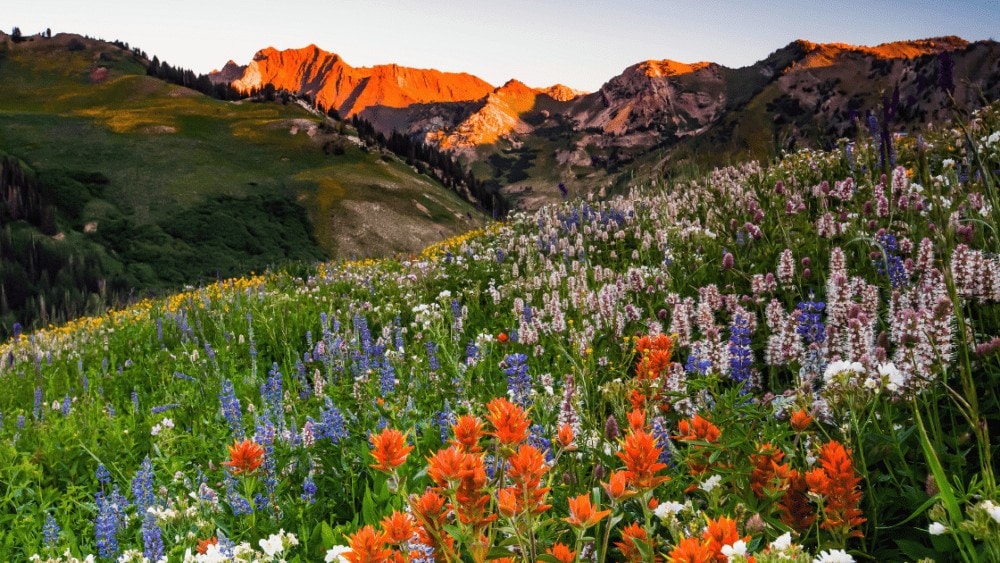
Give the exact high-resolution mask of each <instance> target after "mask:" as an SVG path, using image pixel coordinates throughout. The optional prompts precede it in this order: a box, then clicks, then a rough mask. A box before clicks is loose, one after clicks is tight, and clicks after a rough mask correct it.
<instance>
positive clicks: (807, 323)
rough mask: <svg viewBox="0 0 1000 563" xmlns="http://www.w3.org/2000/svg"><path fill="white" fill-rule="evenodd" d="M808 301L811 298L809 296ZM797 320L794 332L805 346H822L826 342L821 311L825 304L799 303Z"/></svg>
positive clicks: (820, 302) (819, 302)
mask: <svg viewBox="0 0 1000 563" xmlns="http://www.w3.org/2000/svg"><path fill="white" fill-rule="evenodd" d="M809 298H810V299H813V297H812V296H811V295H810V297H809ZM797 309H798V310H799V313H798V316H797V320H798V321H799V325H798V327H796V329H795V330H796V332H798V333H799V336H801V337H803V338H804V339H805V342H806V344H807V345H808V344H822V343H823V341H824V340H826V326H825V325H824V324H823V310H824V309H826V303H823V302H822V301H803V302H800V303H799V305H798V307H797Z"/></svg>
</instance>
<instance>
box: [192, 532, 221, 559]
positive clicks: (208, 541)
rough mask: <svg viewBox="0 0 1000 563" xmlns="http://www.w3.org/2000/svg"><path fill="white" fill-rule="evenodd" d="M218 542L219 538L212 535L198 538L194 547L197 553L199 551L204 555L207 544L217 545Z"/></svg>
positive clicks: (206, 550)
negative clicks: (196, 545)
mask: <svg viewBox="0 0 1000 563" xmlns="http://www.w3.org/2000/svg"><path fill="white" fill-rule="evenodd" d="M218 544H219V539H218V538H216V537H215V536H212V537H210V538H207V539H203V540H198V547H196V548H195V550H196V551H197V552H198V553H200V554H202V555H205V554H206V553H208V547H209V546H212V545H218Z"/></svg>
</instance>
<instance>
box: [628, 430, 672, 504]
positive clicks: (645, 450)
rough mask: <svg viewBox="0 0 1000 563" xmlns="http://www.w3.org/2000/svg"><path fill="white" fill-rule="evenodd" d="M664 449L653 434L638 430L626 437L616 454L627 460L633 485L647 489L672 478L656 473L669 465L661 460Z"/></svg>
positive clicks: (640, 488) (639, 488)
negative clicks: (658, 445) (659, 446)
mask: <svg viewBox="0 0 1000 563" xmlns="http://www.w3.org/2000/svg"><path fill="white" fill-rule="evenodd" d="M662 451H663V448H658V447H657V446H656V438H654V437H653V435H652V434H650V433H649V432H646V431H645V430H638V431H633V432H630V433H629V435H628V436H626V437H625V440H624V441H623V442H622V451H620V452H616V453H615V455H616V456H618V457H619V458H621V460H622V461H624V462H625V470H626V471H628V475H629V481H630V482H631V483H632V485H633V486H634V487H635V488H636V489H638V490H646V489H652V488H653V487H655V486H657V485H659V484H660V483H663V482H664V481H669V480H670V477H667V476H666V475H659V476H658V475H656V473H657V472H659V471H660V470H662V469H666V467H667V465H666V464H665V463H660V461H659V460H660V453H661V452H662Z"/></svg>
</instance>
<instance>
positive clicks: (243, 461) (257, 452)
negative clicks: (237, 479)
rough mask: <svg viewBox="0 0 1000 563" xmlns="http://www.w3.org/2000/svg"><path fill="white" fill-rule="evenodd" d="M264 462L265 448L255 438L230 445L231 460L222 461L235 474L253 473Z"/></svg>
mask: <svg viewBox="0 0 1000 563" xmlns="http://www.w3.org/2000/svg"><path fill="white" fill-rule="evenodd" d="M263 462H264V448H262V447H261V446H260V445H259V444H258V443H256V442H254V441H253V440H243V441H242V442H236V443H234V444H233V445H232V446H229V460H228V461H224V462H222V465H225V466H226V467H228V468H229V470H230V471H232V472H233V475H239V474H241V473H253V472H254V471H256V470H257V468H258V467H260V464H261V463H263Z"/></svg>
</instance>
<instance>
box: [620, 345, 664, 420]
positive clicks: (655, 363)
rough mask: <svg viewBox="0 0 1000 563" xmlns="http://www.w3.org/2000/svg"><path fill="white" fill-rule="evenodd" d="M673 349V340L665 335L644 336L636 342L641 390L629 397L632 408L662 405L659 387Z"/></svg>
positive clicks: (638, 379) (637, 379)
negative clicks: (652, 404) (653, 404)
mask: <svg viewBox="0 0 1000 563" xmlns="http://www.w3.org/2000/svg"><path fill="white" fill-rule="evenodd" d="M673 349H674V342H673V340H671V339H670V337H669V336H667V335H665V334H658V335H656V336H643V337H641V338H639V340H638V341H636V343H635V351H636V352H637V353H638V354H639V363H638V364H636V366H635V377H636V381H637V382H638V383H639V389H634V390H632V393H631V394H630V395H629V401H630V402H631V403H632V408H635V409H642V408H644V407H645V406H646V404H648V403H650V402H652V403H660V401H661V399H662V398H663V396H662V394H661V393H660V392H659V389H658V387H659V385H660V380H661V378H663V377H665V376H666V375H667V372H668V368H669V367H670V355H671V353H673ZM663 406H665V405H663Z"/></svg>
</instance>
